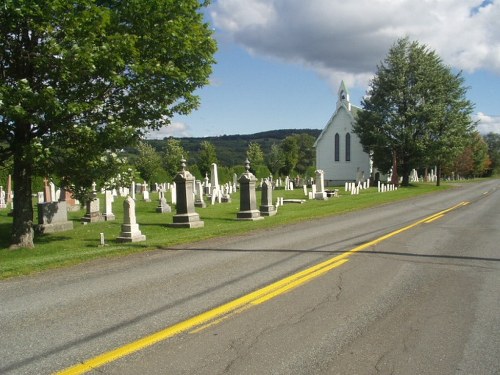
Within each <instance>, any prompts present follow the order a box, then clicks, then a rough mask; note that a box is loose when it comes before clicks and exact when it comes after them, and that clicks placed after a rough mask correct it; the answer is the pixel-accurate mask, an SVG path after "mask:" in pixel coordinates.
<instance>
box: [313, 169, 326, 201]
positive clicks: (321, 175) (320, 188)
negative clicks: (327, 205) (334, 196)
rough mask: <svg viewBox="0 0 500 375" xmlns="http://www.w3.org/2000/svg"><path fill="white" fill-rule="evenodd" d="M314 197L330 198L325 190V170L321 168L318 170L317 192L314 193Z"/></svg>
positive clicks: (319, 198) (320, 198)
mask: <svg viewBox="0 0 500 375" xmlns="http://www.w3.org/2000/svg"><path fill="white" fill-rule="evenodd" d="M314 199H318V200H325V199H328V196H327V194H326V192H325V172H323V170H321V169H318V170H316V194H315V195H314Z"/></svg>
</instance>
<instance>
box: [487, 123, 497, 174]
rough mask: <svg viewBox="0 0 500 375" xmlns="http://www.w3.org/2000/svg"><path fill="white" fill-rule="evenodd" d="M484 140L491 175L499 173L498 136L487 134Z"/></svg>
mask: <svg viewBox="0 0 500 375" xmlns="http://www.w3.org/2000/svg"><path fill="white" fill-rule="evenodd" d="M484 140H485V141H486V143H487V144H488V154H489V156H490V160H491V172H490V173H492V174H499V173H500V134H498V133H488V134H486V135H485V136H484Z"/></svg>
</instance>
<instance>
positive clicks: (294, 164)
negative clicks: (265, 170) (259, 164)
mask: <svg viewBox="0 0 500 375" xmlns="http://www.w3.org/2000/svg"><path fill="white" fill-rule="evenodd" d="M314 141H315V138H314V137H312V136H311V135H309V134H305V133H303V134H292V135H290V136H288V137H286V138H285V139H284V140H283V141H282V142H281V144H280V151H281V155H280V156H278V155H277V154H276V152H277V150H274V154H273V158H272V159H271V160H272V161H273V162H274V163H275V164H278V165H279V164H281V165H282V167H281V169H280V172H281V173H282V174H283V175H291V174H292V172H293V171H295V172H296V173H297V174H299V175H304V174H305V172H306V170H307V168H308V167H310V166H311V165H314V156H315V150H314V148H313V145H314ZM278 158H281V159H278ZM269 169H270V170H273V169H274V166H273V168H269Z"/></svg>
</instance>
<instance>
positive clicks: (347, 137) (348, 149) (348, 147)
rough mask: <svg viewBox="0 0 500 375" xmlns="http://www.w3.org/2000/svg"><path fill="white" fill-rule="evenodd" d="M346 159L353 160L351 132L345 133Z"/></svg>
mask: <svg viewBox="0 0 500 375" xmlns="http://www.w3.org/2000/svg"><path fill="white" fill-rule="evenodd" d="M345 161H351V134H349V133H347V134H346V135H345Z"/></svg>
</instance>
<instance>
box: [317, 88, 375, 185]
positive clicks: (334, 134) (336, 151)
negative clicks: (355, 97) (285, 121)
mask: <svg viewBox="0 0 500 375" xmlns="http://www.w3.org/2000/svg"><path fill="white" fill-rule="evenodd" d="M359 111H362V109H361V108H359V107H356V106H354V105H352V104H351V102H350V98H349V91H348V90H347V88H346V86H345V84H344V82H342V83H341V84H340V88H339V91H338V99H337V108H336V110H335V112H334V114H333V115H332V117H331V118H330V120H329V121H328V123H327V124H326V126H325V128H324V129H323V131H322V132H321V134H320V135H319V137H318V139H316V142H315V143H314V147H315V148H316V168H317V169H322V170H323V171H324V173H325V185H326V186H332V185H339V184H343V183H344V182H346V181H349V182H355V181H360V180H361V181H364V180H365V179H368V178H370V175H371V173H372V168H371V165H372V163H371V160H370V156H369V155H368V154H367V153H366V152H364V151H363V147H362V146H361V143H360V141H359V138H358V136H357V135H356V134H354V132H353V130H352V129H353V125H354V123H355V121H356V120H355V119H356V115H357V113H358V112H359Z"/></svg>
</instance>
